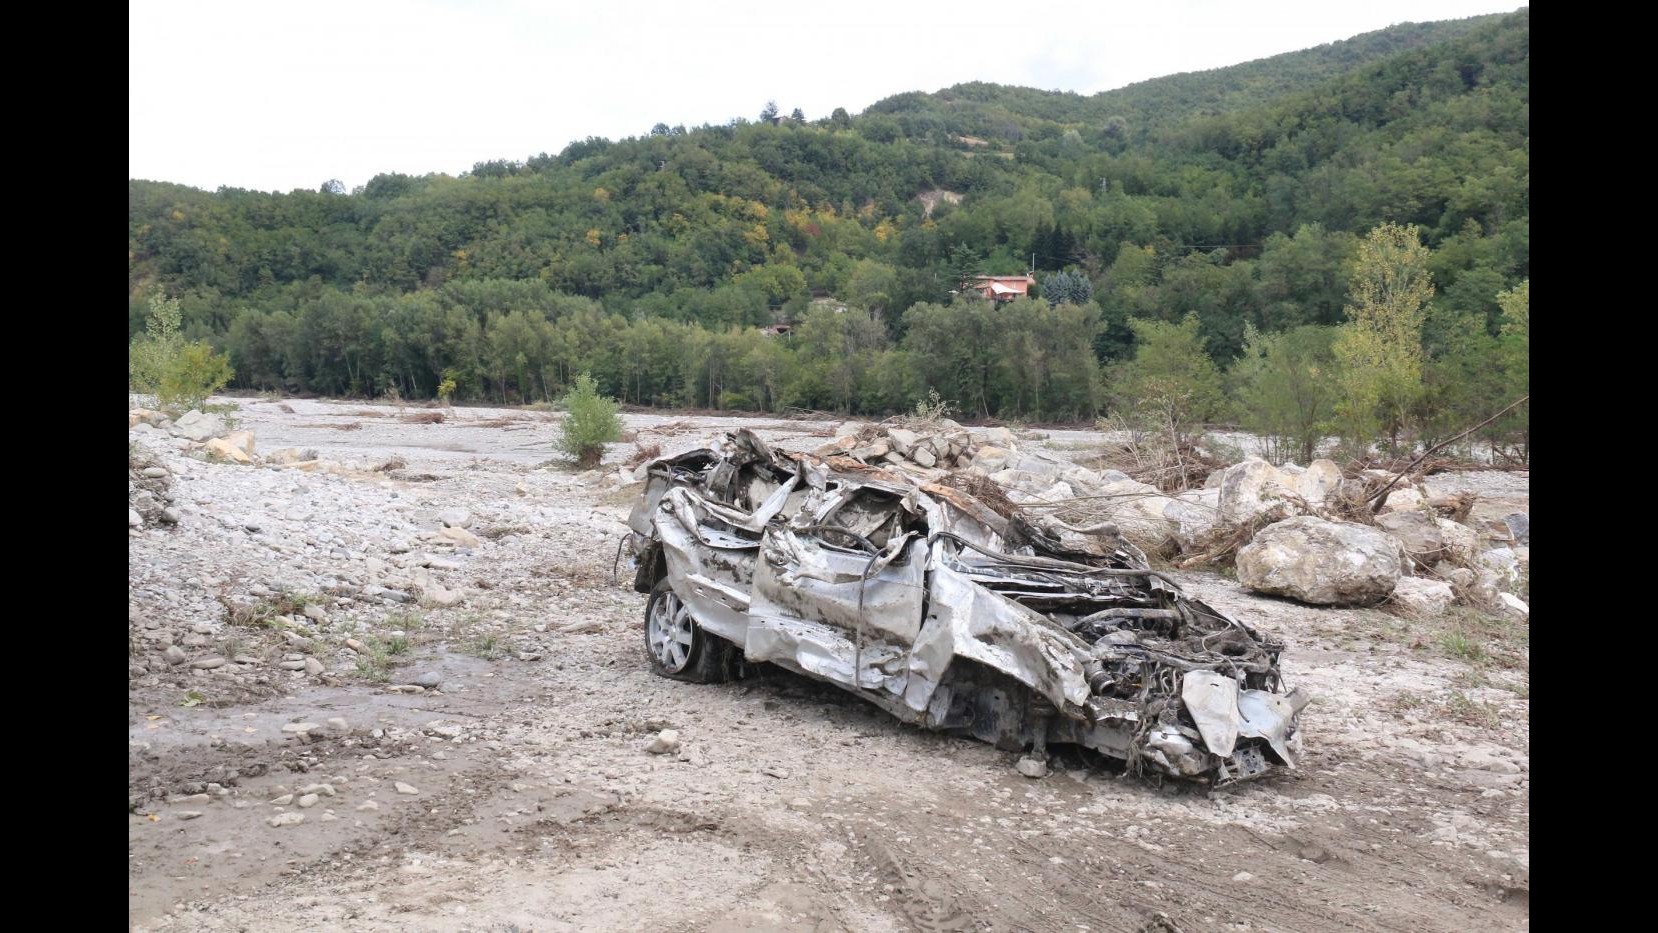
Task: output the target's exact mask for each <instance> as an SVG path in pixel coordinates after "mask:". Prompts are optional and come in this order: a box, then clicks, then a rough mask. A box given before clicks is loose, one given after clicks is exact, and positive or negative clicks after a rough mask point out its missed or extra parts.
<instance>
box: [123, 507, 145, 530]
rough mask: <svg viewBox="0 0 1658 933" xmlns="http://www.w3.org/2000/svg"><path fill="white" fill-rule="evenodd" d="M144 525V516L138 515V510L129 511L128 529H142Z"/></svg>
mask: <svg viewBox="0 0 1658 933" xmlns="http://www.w3.org/2000/svg"><path fill="white" fill-rule="evenodd" d="M143 524H144V516H142V515H139V514H138V510H137V509H127V527H128V528H140V527H142V526H143Z"/></svg>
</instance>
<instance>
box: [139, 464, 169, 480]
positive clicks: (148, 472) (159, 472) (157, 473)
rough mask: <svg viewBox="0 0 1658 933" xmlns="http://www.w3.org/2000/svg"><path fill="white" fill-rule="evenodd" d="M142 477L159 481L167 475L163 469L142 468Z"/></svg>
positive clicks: (154, 467)
mask: <svg viewBox="0 0 1658 933" xmlns="http://www.w3.org/2000/svg"><path fill="white" fill-rule="evenodd" d="M144 475H145V476H148V477H149V478H151V479H159V478H160V477H163V476H166V475H167V470H166V468H165V467H158V466H152V467H145V468H144Z"/></svg>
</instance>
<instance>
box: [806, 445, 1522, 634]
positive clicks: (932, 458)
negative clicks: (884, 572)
mask: <svg viewBox="0 0 1658 933" xmlns="http://www.w3.org/2000/svg"><path fill="white" fill-rule="evenodd" d="M815 453H816V454H817V455H818V456H821V457H825V458H829V460H830V461H831V462H833V463H836V464H839V465H842V466H845V465H847V464H846V461H849V460H850V461H855V462H856V463H858V464H863V465H866V466H869V467H873V468H876V469H878V470H883V471H890V472H891V473H893V474H895V475H904V476H908V477H911V478H913V479H917V480H920V481H925V482H934V483H938V484H941V485H944V486H949V487H951V488H955V489H959V490H961V491H963V492H966V493H967V494H968V495H970V496H972V497H974V498H976V499H978V500H980V501H981V502H982V503H983V504H984V505H986V507H988V508H990V509H992V510H993V511H995V512H997V513H998V514H1000V515H1001V516H1002V517H1004V518H1007V519H1010V520H1013V521H1015V522H1017V523H1018V524H1020V525H1021V526H1022V527H1024V528H1025V529H1027V530H1028V531H1029V532H1030V533H1032V534H1034V535H1037V536H1040V537H1042V538H1044V539H1046V540H1049V541H1052V542H1055V543H1063V544H1064V545H1065V546H1066V547H1068V548H1069V549H1070V550H1071V551H1073V552H1075V553H1082V554H1089V555H1092V556H1096V557H1097V556H1102V555H1103V554H1104V553H1105V550H1104V545H1102V544H1100V543H1099V542H1100V541H1101V540H1104V539H1105V538H1109V537H1110V536H1112V535H1120V536H1121V537H1122V538H1123V539H1125V540H1127V541H1130V542H1132V543H1133V544H1134V545H1136V546H1138V547H1140V548H1142V549H1143V550H1145V551H1146V552H1147V553H1149V554H1152V555H1155V556H1158V557H1162V558H1165V559H1168V560H1170V561H1172V562H1174V563H1175V564H1176V565H1177V566H1181V567H1194V566H1202V565H1207V564H1216V563H1232V562H1235V563H1236V566H1237V569H1238V579H1239V582H1241V583H1243V585H1245V586H1247V587H1249V588H1250V589H1253V590H1255V591H1257V592H1262V593H1269V594H1273V595H1281V596H1286V597H1289V598H1292V599H1297V600H1300V601H1302V602H1307V603H1310V604H1313V605H1373V604H1376V603H1379V602H1383V601H1388V600H1391V601H1392V602H1393V603H1394V604H1396V605H1398V606H1399V607H1401V608H1403V609H1405V610H1406V611H1408V612H1411V613H1413V614H1419V615H1432V614H1435V613H1438V612H1442V611H1444V609H1445V608H1446V607H1447V606H1449V605H1450V604H1451V603H1452V602H1453V601H1454V602H1456V603H1460V604H1464V605H1471V606H1475V607H1478V608H1481V609H1484V610H1487V611H1491V612H1498V613H1503V614H1508V615H1512V616H1522V617H1523V616H1524V615H1525V613H1526V612H1527V611H1528V610H1527V608H1526V604H1525V601H1524V595H1525V592H1526V588H1527V587H1526V571H1527V569H1528V567H1529V545H1530V540H1531V538H1530V533H1531V526H1530V519H1529V516H1528V515H1527V514H1526V513H1525V512H1516V511H1512V510H1511V509H1505V508H1503V507H1502V506H1501V505H1500V504H1495V503H1494V504H1490V505H1487V504H1486V503H1485V502H1483V501H1482V500H1481V499H1480V497H1479V496H1477V495H1475V494H1473V493H1472V492H1469V491H1468V490H1466V489H1459V488H1456V487H1455V486H1454V485H1453V484H1450V483H1447V482H1445V481H1443V480H1442V479H1441V478H1439V477H1437V476H1428V477H1399V476H1397V475H1396V474H1394V473H1391V472H1388V471H1386V470H1376V469H1367V470H1363V471H1360V472H1358V473H1356V474H1353V475H1344V473H1343V471H1342V469H1341V467H1339V466H1338V465H1337V464H1336V463H1335V462H1334V461H1331V460H1322V459H1321V460H1314V461H1313V462H1312V463H1310V464H1308V465H1307V466H1305V467H1302V466H1298V465H1296V464H1293V463H1291V464H1285V465H1282V466H1274V465H1273V464H1271V463H1268V462H1267V461H1265V460H1262V459H1260V458H1258V457H1250V458H1247V459H1245V460H1243V461H1242V462H1240V463H1235V464H1232V465H1229V466H1225V467H1222V468H1220V469H1216V470H1214V471H1213V472H1211V473H1210V474H1209V476H1208V479H1207V480H1206V481H1205V482H1204V484H1203V487H1202V488H1199V489H1189V490H1185V491H1182V492H1166V491H1164V490H1162V489H1159V488H1157V487H1156V486H1153V485H1151V484H1149V483H1144V482H1140V481H1139V480H1136V479H1135V478H1133V477H1131V476H1130V475H1128V474H1127V473H1124V472H1121V471H1118V470H1114V469H1098V470H1096V469H1089V468H1087V467H1083V466H1078V465H1076V464H1074V463H1069V462H1066V461H1063V460H1059V459H1056V458H1054V457H1051V456H1048V455H1046V454H1042V453H1039V452H1035V451H1022V450H1020V447H1019V444H1018V441H1017V440H1016V439H1015V437H1014V435H1013V433H1012V432H1011V431H1009V430H1008V429H1006V428H991V429H988V430H985V429H968V428H964V427H962V426H961V425H960V424H957V423H956V422H954V421H949V420H947V419H945V420H940V421H937V422H924V423H915V422H912V423H910V426H907V427H903V426H892V425H872V424H860V423H856V422H849V423H847V424H844V425H842V426H841V427H840V429H839V430H838V431H837V432H836V437H835V439H834V440H833V441H832V442H830V443H828V444H825V445H823V446H822V447H820V448H818V449H817V451H816V452H815ZM1384 490H1385V493H1386V495H1385V498H1382V505H1381V507H1380V509H1379V510H1377V511H1376V512H1374V513H1373V512H1372V509H1371V504H1372V503H1373V502H1374V501H1375V500H1376V499H1377V498H1378V497H1380V496H1381V495H1382V493H1383V492H1384ZM1102 536H1103V537H1102ZM1401 581H1410V582H1403V583H1401Z"/></svg>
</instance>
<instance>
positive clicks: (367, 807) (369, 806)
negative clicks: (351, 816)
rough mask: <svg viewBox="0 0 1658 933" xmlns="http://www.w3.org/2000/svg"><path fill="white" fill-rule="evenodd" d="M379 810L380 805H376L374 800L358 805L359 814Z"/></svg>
mask: <svg viewBox="0 0 1658 933" xmlns="http://www.w3.org/2000/svg"><path fill="white" fill-rule="evenodd" d="M378 809H380V804H378V803H376V802H375V801H373V800H365V801H363V802H362V803H360V804H358V805H357V812H358V813H366V812H369V811H371V810H378Z"/></svg>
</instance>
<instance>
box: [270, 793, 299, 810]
mask: <svg viewBox="0 0 1658 933" xmlns="http://www.w3.org/2000/svg"><path fill="white" fill-rule="evenodd" d="M293 802H294V795H293V794H283V795H282V796H280V797H278V798H276V799H275V800H272V801H271V806H273V807H285V806H287V805H288V804H290V803H293Z"/></svg>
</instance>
